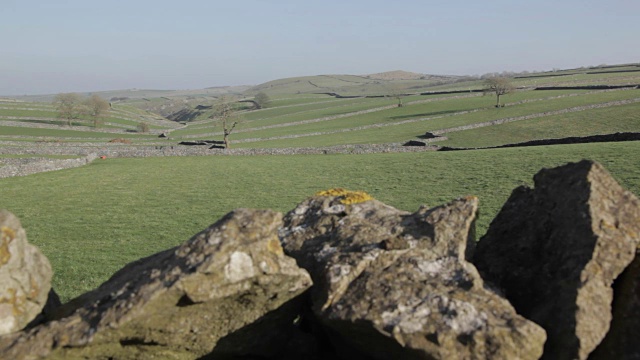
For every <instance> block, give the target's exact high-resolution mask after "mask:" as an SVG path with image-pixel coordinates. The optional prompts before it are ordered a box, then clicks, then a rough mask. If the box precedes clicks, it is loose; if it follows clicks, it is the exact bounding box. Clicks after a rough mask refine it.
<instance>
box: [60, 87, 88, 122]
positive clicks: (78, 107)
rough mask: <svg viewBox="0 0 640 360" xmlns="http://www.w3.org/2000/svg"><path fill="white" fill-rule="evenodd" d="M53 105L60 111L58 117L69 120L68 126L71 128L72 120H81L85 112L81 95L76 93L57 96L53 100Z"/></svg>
mask: <svg viewBox="0 0 640 360" xmlns="http://www.w3.org/2000/svg"><path fill="white" fill-rule="evenodd" d="M53 105H54V106H55V107H56V110H57V111H58V117H60V118H62V119H67V125H69V126H71V120H73V119H77V118H79V117H80V115H81V114H82V110H83V106H82V102H81V98H80V95H78V94H76V93H62V94H58V95H56V97H55V98H54V99H53Z"/></svg>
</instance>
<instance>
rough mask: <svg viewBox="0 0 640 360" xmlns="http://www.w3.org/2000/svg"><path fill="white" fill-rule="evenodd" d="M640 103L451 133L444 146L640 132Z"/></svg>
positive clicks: (502, 143) (469, 145)
mask: <svg viewBox="0 0 640 360" xmlns="http://www.w3.org/2000/svg"><path fill="white" fill-rule="evenodd" d="M639 129H640V103H635V104H629V105H623V106H617V107H612V108H604V109H593V110H589V111H583V112H576V113H569V114H563V115H555V116H548V117H543V118H538V119H532V120H524V121H518V122H513V123H507V124H502V125H497V126H488V127H483V128H478V129H473V130H466V131H458V132H454V133H448V134H446V136H447V137H448V138H449V140H447V141H442V142H438V145H441V146H453V147H488V146H498V145H504V144H514V143H519V142H525V141H531V140H539V139H558V138H563V137H570V136H589V135H598V134H613V133H616V132H638V130H639Z"/></svg>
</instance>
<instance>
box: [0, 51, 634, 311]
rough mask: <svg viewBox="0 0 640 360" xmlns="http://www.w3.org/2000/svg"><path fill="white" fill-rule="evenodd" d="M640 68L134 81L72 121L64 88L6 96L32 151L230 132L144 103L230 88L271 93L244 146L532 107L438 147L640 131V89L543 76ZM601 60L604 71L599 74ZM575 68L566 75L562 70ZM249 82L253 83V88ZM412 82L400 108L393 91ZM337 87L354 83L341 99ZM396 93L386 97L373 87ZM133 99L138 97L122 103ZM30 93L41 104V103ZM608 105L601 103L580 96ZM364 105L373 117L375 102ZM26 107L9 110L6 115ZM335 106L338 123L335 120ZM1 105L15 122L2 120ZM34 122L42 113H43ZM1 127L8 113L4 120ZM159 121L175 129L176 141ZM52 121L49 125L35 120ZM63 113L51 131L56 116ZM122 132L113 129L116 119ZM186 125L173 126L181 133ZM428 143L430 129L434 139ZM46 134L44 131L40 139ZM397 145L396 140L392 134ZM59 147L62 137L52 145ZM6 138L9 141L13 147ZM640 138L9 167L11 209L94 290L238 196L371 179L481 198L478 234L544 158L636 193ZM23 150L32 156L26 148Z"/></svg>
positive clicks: (291, 199)
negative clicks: (506, 84)
mask: <svg viewBox="0 0 640 360" xmlns="http://www.w3.org/2000/svg"><path fill="white" fill-rule="evenodd" d="M635 69H640V67H638V66H637V65H636V64H625V65H621V66H619V67H595V68H584V69H571V70H564V71H558V72H548V73H537V74H529V75H530V77H526V78H520V79H513V83H514V85H516V86H520V87H522V88H520V89H519V90H518V91H515V92H513V93H511V94H508V95H506V96H503V97H502V98H501V100H502V101H503V103H505V104H506V106H505V107H502V108H495V107H494V104H495V97H493V96H481V94H479V93H469V92H468V90H472V89H479V88H480V87H481V86H482V81H481V80H477V79H475V80H469V79H463V78H454V77H451V78H447V77H433V78H429V77H425V78H424V79H418V80H380V79H372V78H367V77H363V76H353V75H330V76H327V75H323V76H311V77H301V78H292V79H281V80H275V81H272V82H269V83H266V84H262V85H259V86H256V87H254V88H251V89H248V90H247V88H246V87H245V88H242V87H237V88H232V89H225V88H215V89H213V88H212V89H203V90H185V91H154V90H139V91H138V90H136V91H133V90H128V91H122V92H106V93H104V95H108V96H118V97H121V98H122V99H123V100H118V101H117V102H116V103H115V104H114V106H113V110H111V111H110V112H109V113H108V114H106V115H105V116H104V119H103V121H104V122H107V123H111V124H110V125H107V124H104V125H102V126H101V127H99V128H97V129H94V128H93V126H92V125H93V123H92V119H91V118H90V117H87V116H84V117H81V118H80V119H79V120H77V121H74V125H78V127H74V128H69V127H68V126H66V120H64V119H57V114H56V112H55V109H54V108H53V107H52V105H51V104H50V103H43V102H33V101H38V100H45V99H46V101H51V99H52V98H53V96H48V95H43V96H38V97H30V98H23V99H21V100H24V101H22V102H10V101H6V102H1V103H0V147H3V150H4V151H3V152H8V153H9V155H2V156H0V166H2V161H1V160H2V159H6V158H11V157H16V156H18V155H12V154H11V153H12V152H16V153H19V152H18V151H14V150H13V149H21V148H22V147H25V148H29V147H30V146H31V147H34V148H35V149H36V150H33V149H32V151H33V152H34V153H37V154H38V155H32V156H33V157H48V158H51V159H54V158H72V157H74V156H77V154H76V153H74V152H73V150H66V151H69V154H66V153H65V154H66V155H59V154H58V153H55V152H52V154H56V155H48V154H47V150H48V149H47V147H46V146H44V145H45V144H43V142H63V143H64V148H65V149H74V146H75V145H76V143H82V147H83V149H86V147H87V146H95V147H96V149H98V150H99V149H103V148H109V149H112V150H113V149H117V148H118V146H120V145H119V144H110V143H108V141H109V140H111V139H114V138H126V139H128V140H131V141H132V144H131V145H127V147H131V146H133V147H139V148H141V149H142V148H145V149H149V148H153V147H155V146H157V145H158V144H160V145H171V146H177V143H178V142H179V141H181V140H188V139H192V138H198V139H215V140H222V136H221V135H215V136H214V135H212V134H211V133H217V134H220V133H221V132H222V127H221V126H220V124H218V123H217V120H215V119H210V118H211V116H212V115H213V113H214V110H213V109H208V110H204V111H202V112H201V114H200V115H199V116H198V117H196V119H195V121H191V122H189V123H187V124H186V125H182V124H179V123H176V122H172V121H169V120H167V119H164V118H162V117H161V116H160V115H158V114H156V113H151V112H149V111H147V110H148V109H161V108H163V107H175V108H176V109H180V108H181V106H182V107H187V108H189V109H194V108H195V107H196V106H197V105H206V106H209V105H212V104H215V101H217V99H218V98H219V97H220V96H221V95H225V96H230V97H233V100H232V101H239V100H246V99H252V98H253V96H254V95H255V94H256V93H257V92H258V91H264V92H266V93H267V94H268V95H269V96H270V97H271V102H270V104H269V105H268V106H267V107H266V108H265V109H261V110H239V109H246V108H247V103H246V102H245V103H237V104H236V105H235V107H236V109H237V111H236V113H235V114H234V117H233V119H232V121H239V124H238V125H237V127H236V128H235V131H234V132H233V133H232V135H231V137H230V140H231V142H232V147H233V148H288V147H291V148H295V147H326V146H333V145H355V144H362V145H367V144H397V143H404V142H406V141H407V140H412V139H416V138H420V137H421V136H422V135H424V134H425V133H426V132H430V131H438V130H446V129H451V128H455V127H459V126H467V125H473V124H479V123H480V124H484V123H487V122H489V121H493V120H503V119H509V118H514V117H515V118H520V117H524V116H534V118H531V119H528V120H519V121H516V122H509V123H505V124H501V125H492V126H486V127H481V128H477V129H473V130H465V131H450V132H447V133H446V134H445V136H447V137H449V140H447V141H443V142H437V143H436V142H434V143H433V144H438V145H446V146H457V147H489V146H496V145H502V144H507V143H515V142H522V141H529V140H538V139H547V138H560V137H567V136H587V135H595V134H609V133H614V132H622V131H625V132H627V131H628V132H640V115H639V114H640V102H635V103H631V104H622V103H620V101H628V100H629V101H635V100H636V99H640V90H638V89H634V90H628V89H627V90H613V91H591V90H548V91H536V90H533V87H534V86H549V85H563V86H564V85H572V86H575V85H585V84H587V85H589V84H592V85H613V84H621V83H622V84H628V83H634V82H637V83H640V73H638V72H635V71H634V72H618V73H610V71H612V70H613V71H615V70H620V71H625V70H635ZM590 72H595V73H594V74H590ZM554 75H563V76H554ZM245 90H247V91H246V92H244V93H243V91H245ZM452 90H461V91H464V92H463V93H444V94H431V95H420V93H421V92H424V91H452ZM401 91H405V92H406V94H411V95H406V96H402V101H403V104H404V106H402V107H397V106H394V105H396V104H397V103H398V100H397V99H396V98H395V96H394V94H398V93H399V92H401ZM326 92H337V93H339V94H341V95H358V96H359V97H356V98H336V97H334V96H330V95H327V94H322V93H326ZM366 95H376V96H377V95H385V96H386V97H384V96H383V97H365V96H366ZM125 98H127V99H125ZM30 101H31V102H30ZM592 105H598V106H601V108H589V109H585V108H582V107H584V106H592ZM364 112H366V113H364ZM16 116H17V117H18V119H8V117H16ZM331 116H338V118H334V119H327V117H331ZM2 117H4V118H2ZM33 118H46V119H36V120H34V119H33ZM3 123H5V124H6V125H3ZM141 123H147V124H148V125H149V128H150V129H153V130H163V131H171V133H170V134H169V139H162V140H160V139H158V133H157V132H155V133H137V132H134V131H135V130H134V128H135V127H137V126H138V125H139V124H141ZM38 124H45V127H44V128H36V127H33V125H38ZM52 125H53V128H52ZM114 128H116V129H119V132H116V133H113V132H108V130H107V129H114ZM174 129H177V130H174ZM425 141H426V140H425ZM36 142H39V143H38V144H36ZM389 146H391V145H389ZM52 148H53V147H52ZM7 149H9V151H7ZM639 150H640V142H624V143H594V144H580V145H562V146H540V147H529V148H509V149H484V150H472V151H456V152H418V153H389V154H367V155H351V154H343V155H306V156H304V155H289V156H284V155H283V156H201V157H164V158H109V159H107V160H100V161H95V162H93V163H92V164H91V165H88V166H85V167H82V168H75V169H69V170H61V171H56V172H50V173H40V174H34V175H30V176H26V177H16V178H6V179H0V208H6V209H8V210H10V211H12V212H14V213H15V214H16V215H18V216H19V217H20V219H21V220H22V222H23V225H24V226H25V228H26V229H27V232H28V237H29V239H30V241H31V242H32V243H34V244H36V245H38V246H39V247H40V248H41V249H42V250H43V251H44V253H45V254H46V255H47V256H48V257H49V259H50V260H51V262H52V264H53V266H54V270H55V277H54V286H55V289H56V290H57V291H58V293H60V295H61V296H62V298H63V299H65V300H68V299H70V298H72V297H74V296H76V295H79V294H80V293H82V292H84V291H86V290H89V289H91V288H94V287H95V286H97V285H98V284H99V283H101V282H102V281H104V280H105V279H107V278H108V277H109V275H111V274H112V273H113V272H114V271H116V270H117V269H119V268H120V267H122V266H123V265H124V264H126V263H128V262H130V261H133V260H136V259H138V258H140V257H142V256H146V255H149V254H152V253H154V252H157V251H160V250H163V249H166V248H169V247H171V246H175V245H177V244H179V243H181V242H183V241H185V240H187V239H188V238H189V237H190V236H191V235H193V234H195V233H197V232H198V231H200V230H202V229H204V228H205V227H206V226H208V225H210V224H212V223H213V222H215V221H216V220H217V219H219V218H220V217H221V216H223V215H224V214H225V213H227V212H228V211H230V210H232V209H234V208H238V207H253V208H272V209H276V210H279V211H283V212H285V211H288V210H290V209H292V208H293V207H294V206H295V205H296V204H297V203H298V202H300V201H302V200H303V199H305V198H306V197H307V196H309V195H312V194H313V193H315V192H317V191H319V190H322V189H326V188H331V187H346V188H350V189H354V190H364V191H367V192H369V193H371V194H372V195H373V196H374V197H376V198H377V199H379V200H381V201H383V202H386V203H388V204H390V205H393V206H396V207H398V208H400V209H404V210H409V211H413V210H416V209H417V208H418V207H419V206H420V205H421V204H425V203H426V204H428V205H431V206H435V205H439V204H442V203H445V202H447V201H450V200H452V199H454V198H457V197H460V196H466V195H477V196H478V197H479V199H480V202H481V210H480V211H481V213H480V218H479V220H478V223H477V225H478V229H479V234H482V233H484V232H485V231H486V229H487V227H488V225H489V222H490V221H491V219H492V218H493V216H494V215H495V214H496V213H497V211H498V210H499V208H500V206H501V205H502V204H503V203H504V201H505V200H506V198H507V197H508V196H509V194H510V192H511V191H512V189H513V188H515V187H516V186H519V185H522V184H531V179H532V176H533V175H534V174H535V173H536V172H537V171H538V170H539V169H540V168H542V167H551V166H557V165H560V164H563V163H566V162H569V161H578V160H580V159H583V158H589V159H594V160H598V161H600V162H602V163H603V164H604V165H605V166H606V167H607V168H608V169H609V171H611V173H612V174H613V175H614V177H616V178H617V179H618V180H619V181H620V182H621V183H622V185H623V186H624V187H626V188H628V189H630V190H631V191H632V192H634V193H636V194H640V157H639V156H637V154H638V152H639ZM19 157H27V156H25V155H19Z"/></svg>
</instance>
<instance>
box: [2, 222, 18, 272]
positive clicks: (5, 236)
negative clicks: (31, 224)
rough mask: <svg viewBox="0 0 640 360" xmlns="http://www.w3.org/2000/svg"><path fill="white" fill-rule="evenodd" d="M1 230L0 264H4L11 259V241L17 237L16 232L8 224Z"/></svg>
mask: <svg viewBox="0 0 640 360" xmlns="http://www.w3.org/2000/svg"><path fill="white" fill-rule="evenodd" d="M0 230H1V232H0V265H4V264H6V263H8V262H9V259H11V253H10V252H9V243H10V242H11V241H12V240H13V238H15V236H16V233H15V231H13V229H11V228H9V227H7V226H3V227H2V229H0Z"/></svg>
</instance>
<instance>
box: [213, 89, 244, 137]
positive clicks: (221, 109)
mask: <svg viewBox="0 0 640 360" xmlns="http://www.w3.org/2000/svg"><path fill="white" fill-rule="evenodd" d="M234 117H235V114H234V109H233V106H232V103H231V102H230V101H228V100H227V98H226V97H225V96H224V95H223V96H221V97H220V99H219V100H218V104H217V105H216V111H215V114H214V115H213V118H214V119H217V120H218V121H219V122H220V124H221V125H222V131H223V136H224V138H223V139H224V148H225V149H229V148H230V147H231V143H230V141H229V135H231V133H232V132H233V129H235V127H236V125H238V122H237V121H233V124H231V122H232V120H233V119H234Z"/></svg>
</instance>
